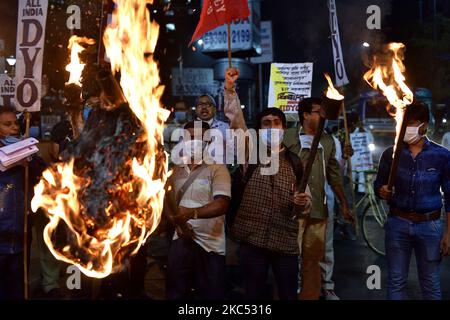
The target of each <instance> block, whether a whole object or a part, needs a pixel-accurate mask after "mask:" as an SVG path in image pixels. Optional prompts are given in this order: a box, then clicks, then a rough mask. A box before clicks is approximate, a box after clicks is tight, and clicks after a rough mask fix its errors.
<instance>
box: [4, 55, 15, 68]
mask: <svg viewBox="0 0 450 320" xmlns="http://www.w3.org/2000/svg"><path fill="white" fill-rule="evenodd" d="M6 62H8V64H9V65H10V66H11V67H13V66H15V65H16V58H14V56H9V57H8V58H6Z"/></svg>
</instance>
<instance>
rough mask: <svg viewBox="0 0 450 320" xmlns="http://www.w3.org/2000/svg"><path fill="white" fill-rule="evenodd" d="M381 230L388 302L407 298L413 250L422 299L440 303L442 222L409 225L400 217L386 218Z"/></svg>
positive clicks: (412, 223) (408, 222) (409, 223)
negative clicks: (385, 264)
mask: <svg viewBox="0 0 450 320" xmlns="http://www.w3.org/2000/svg"><path fill="white" fill-rule="evenodd" d="M385 230H386V257H387V263H388V283H387V296H388V299H390V300H400V299H406V298H407V297H406V292H405V288H406V283H407V280H408V271H409V262H410V260H411V254H412V251H413V249H414V253H415V255H416V262H417V272H418V274H419V282H420V287H421V289H422V295H423V298H424V299H427V300H439V299H441V286H440V263H441V254H440V242H441V239H442V221H441V220H434V221H424V222H410V221H408V220H405V219H403V218H400V217H395V216H394V217H393V216H390V217H388V220H387V223H386V226H385Z"/></svg>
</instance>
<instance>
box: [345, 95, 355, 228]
mask: <svg viewBox="0 0 450 320" xmlns="http://www.w3.org/2000/svg"><path fill="white" fill-rule="evenodd" d="M342 116H343V117H344V129H345V144H344V148H345V146H347V145H350V132H349V130H348V121H347V113H346V112H345V104H344V103H343V104H342ZM347 175H348V178H349V180H350V186H351V188H350V189H351V196H352V214H353V216H354V217H355V231H356V235H358V233H359V227H358V215H357V214H356V212H355V211H356V206H355V201H356V199H355V188H354V186H353V169H352V157H348V159H347Z"/></svg>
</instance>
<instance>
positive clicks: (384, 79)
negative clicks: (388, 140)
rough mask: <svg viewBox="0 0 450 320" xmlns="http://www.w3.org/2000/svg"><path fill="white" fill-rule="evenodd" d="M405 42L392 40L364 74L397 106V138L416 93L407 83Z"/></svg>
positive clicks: (396, 139) (368, 80)
mask: <svg viewBox="0 0 450 320" xmlns="http://www.w3.org/2000/svg"><path fill="white" fill-rule="evenodd" d="M404 49H405V45H404V44H403V43H396V42H392V43H389V44H388V45H387V47H386V52H385V53H384V54H382V55H378V56H375V57H374V60H373V65H372V68H371V69H370V70H369V71H367V72H366V73H365V74H364V80H366V81H367V83H368V84H369V85H370V86H372V87H373V88H374V89H379V90H381V92H382V93H383V95H384V96H385V97H386V98H387V100H388V101H389V103H390V104H391V105H392V106H394V107H395V108H396V112H395V121H396V133H397V134H396V138H395V145H397V143H398V138H399V132H400V128H401V125H402V121H403V118H404V114H405V112H406V107H407V106H408V105H410V104H411V103H412V102H413V98H414V95H413V93H412V91H411V90H410V89H409V88H408V86H407V85H406V83H405V80H406V79H405V76H404V75H403V73H404V72H405V66H404V64H403V59H404V56H403V51H404Z"/></svg>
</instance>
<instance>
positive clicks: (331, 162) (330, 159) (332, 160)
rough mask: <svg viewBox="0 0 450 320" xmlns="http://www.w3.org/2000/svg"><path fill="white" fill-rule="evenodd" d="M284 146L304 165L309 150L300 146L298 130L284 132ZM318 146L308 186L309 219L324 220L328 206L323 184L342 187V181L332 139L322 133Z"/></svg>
mask: <svg viewBox="0 0 450 320" xmlns="http://www.w3.org/2000/svg"><path fill="white" fill-rule="evenodd" d="M300 133H301V131H300ZM284 144H285V145H286V146H287V147H288V148H289V150H291V151H292V152H294V153H295V154H297V155H298V156H299V157H300V160H301V161H302V162H303V164H305V163H306V161H307V160H308V156H309V151H310V148H309V147H306V146H305V147H303V146H301V142H300V138H299V129H297V128H292V129H288V130H286V133H285V138H284ZM320 144H321V145H322V148H321V149H319V150H318V151H317V155H316V159H315V160H314V163H313V166H312V169H311V175H310V176H309V180H308V185H309V188H310V189H311V194H312V210H311V218H315V219H326V218H327V217H328V206H327V202H326V194H325V182H328V184H329V185H330V186H331V187H333V186H336V185H343V181H342V176H341V173H340V167H339V163H338V161H337V160H336V146H335V143H334V140H333V138H332V137H331V136H330V135H328V134H326V133H325V132H324V133H323V134H322V137H321V139H320Z"/></svg>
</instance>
